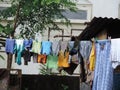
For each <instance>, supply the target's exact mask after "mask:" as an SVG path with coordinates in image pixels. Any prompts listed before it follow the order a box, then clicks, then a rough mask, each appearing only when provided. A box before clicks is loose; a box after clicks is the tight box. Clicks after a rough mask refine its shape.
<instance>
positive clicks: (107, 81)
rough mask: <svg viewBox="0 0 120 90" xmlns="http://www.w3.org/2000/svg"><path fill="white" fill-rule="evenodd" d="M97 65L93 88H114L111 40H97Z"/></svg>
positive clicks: (110, 89) (100, 89)
mask: <svg viewBox="0 0 120 90" xmlns="http://www.w3.org/2000/svg"><path fill="white" fill-rule="evenodd" d="M95 44H96V65H95V72H94V80H93V87H92V90H112V87H113V68H112V63H111V60H110V46H111V45H110V41H108V40H99V41H96V43H95Z"/></svg>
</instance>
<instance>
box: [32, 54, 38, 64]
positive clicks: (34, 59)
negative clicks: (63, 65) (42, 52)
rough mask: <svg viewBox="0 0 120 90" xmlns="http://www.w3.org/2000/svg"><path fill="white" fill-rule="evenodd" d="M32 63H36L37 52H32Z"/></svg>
mask: <svg viewBox="0 0 120 90" xmlns="http://www.w3.org/2000/svg"><path fill="white" fill-rule="evenodd" d="M33 63H38V54H37V53H33Z"/></svg>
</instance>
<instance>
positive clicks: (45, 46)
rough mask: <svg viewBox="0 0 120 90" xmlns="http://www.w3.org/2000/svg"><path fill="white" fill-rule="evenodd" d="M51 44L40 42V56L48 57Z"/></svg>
mask: <svg viewBox="0 0 120 90" xmlns="http://www.w3.org/2000/svg"><path fill="white" fill-rule="evenodd" d="M51 48H52V42H50V41H42V50H41V54H46V55H49V54H50V53H51Z"/></svg>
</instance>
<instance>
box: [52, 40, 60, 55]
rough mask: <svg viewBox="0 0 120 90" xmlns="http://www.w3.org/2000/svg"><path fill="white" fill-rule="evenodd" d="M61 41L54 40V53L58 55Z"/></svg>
mask: <svg viewBox="0 0 120 90" xmlns="http://www.w3.org/2000/svg"><path fill="white" fill-rule="evenodd" d="M59 42H60V41H53V42H52V53H53V54H56V55H58V52H59V47H60V45H59V44H60V43H59Z"/></svg>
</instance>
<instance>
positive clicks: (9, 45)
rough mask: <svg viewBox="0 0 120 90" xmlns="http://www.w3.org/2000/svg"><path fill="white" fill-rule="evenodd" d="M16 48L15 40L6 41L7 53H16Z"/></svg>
mask: <svg viewBox="0 0 120 90" xmlns="http://www.w3.org/2000/svg"><path fill="white" fill-rule="evenodd" d="M14 47H15V39H9V38H7V39H6V44H5V51H6V53H11V54H13V53H14Z"/></svg>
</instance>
